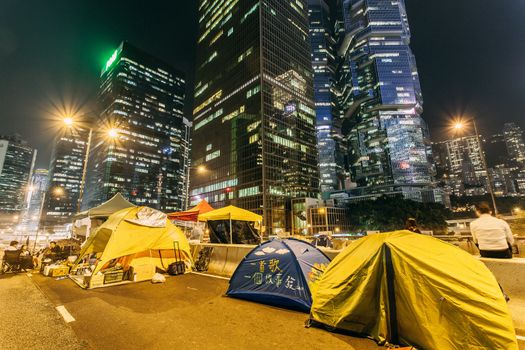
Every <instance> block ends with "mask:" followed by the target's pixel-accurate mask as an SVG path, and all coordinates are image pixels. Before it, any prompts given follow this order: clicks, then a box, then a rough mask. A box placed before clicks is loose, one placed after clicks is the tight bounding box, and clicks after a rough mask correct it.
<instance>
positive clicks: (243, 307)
mask: <svg viewBox="0 0 525 350" xmlns="http://www.w3.org/2000/svg"><path fill="white" fill-rule="evenodd" d="M227 287H228V281H227V280H225V279H220V278H213V277H209V276H203V275H197V274H187V275H184V276H176V277H168V278H167V281H166V283H163V284H152V283H150V282H141V283H135V284H127V285H122V286H113V287H108V288H101V289H94V290H83V289H81V288H80V287H78V286H77V285H76V284H75V283H74V282H73V281H71V280H69V279H64V280H56V279H54V278H49V277H44V276H42V275H40V274H33V275H26V274H19V275H16V276H13V275H6V276H0V305H2V308H1V310H2V312H1V314H2V317H0V339H1V342H0V349H2V350H3V349H7V350H11V349H36V350H39V349H66V350H69V349H75V350H76V349H79V350H80V349H82V350H84V349H97V350H98V349H102V350H103V349H168V348H177V349H181V350H184V349H197V350H198V349H218V350H220V349H261V350H265V349H272V350H273V349H313V350H316V349H323V350H324V349H330V350H332V349H333V350H339V349H345V350H369V349H384V347H379V346H377V345H376V343H375V342H373V341H371V340H369V339H364V338H355V337H351V336H348V335H343V334H338V333H332V332H329V331H327V330H325V329H322V328H314V327H312V328H305V327H304V322H305V321H306V319H307V318H308V315H307V314H305V313H301V312H296V311H291V310H286V309H281V308H275V307H271V306H267V305H262V304H257V303H252V302H248V301H243V300H238V299H233V298H228V297H225V296H224V293H225V291H226V289H227ZM56 307H59V309H60V310H61V312H62V316H61V314H60V313H59V312H58V311H57V310H56ZM509 307H510V309H511V310H512V311H513V314H514V315H515V316H517V315H518V314H521V312H522V311H524V310H525V304H524V303H522V302H521V301H520V300H511V303H510V304H509ZM522 317H523V316H522ZM66 321H67V323H66ZM519 345H520V350H525V346H524V343H523V342H520V344H519Z"/></svg>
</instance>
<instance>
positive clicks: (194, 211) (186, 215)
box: [168, 199, 215, 222]
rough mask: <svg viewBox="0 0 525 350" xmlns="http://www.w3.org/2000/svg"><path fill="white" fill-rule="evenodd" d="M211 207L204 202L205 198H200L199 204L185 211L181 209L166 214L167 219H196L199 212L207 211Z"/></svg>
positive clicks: (210, 209)
mask: <svg viewBox="0 0 525 350" xmlns="http://www.w3.org/2000/svg"><path fill="white" fill-rule="evenodd" d="M212 210H215V209H213V207H212V206H211V205H209V204H208V202H206V200H204V199H203V200H202V201H201V202H200V203H199V204H197V205H196V206H194V207H193V208H191V209H188V210H186V211H181V212H177V213H171V214H168V219H170V220H179V221H195V222H196V221H197V219H198V217H199V215H200V214H204V213H208V212H210V211H212Z"/></svg>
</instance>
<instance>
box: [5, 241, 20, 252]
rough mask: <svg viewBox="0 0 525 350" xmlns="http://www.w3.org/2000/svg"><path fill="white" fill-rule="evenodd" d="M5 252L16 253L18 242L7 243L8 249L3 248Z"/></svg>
mask: <svg viewBox="0 0 525 350" xmlns="http://www.w3.org/2000/svg"><path fill="white" fill-rule="evenodd" d="M5 250H8V251H16V250H18V242H17V241H11V242H10V243H9V247H7V248H5Z"/></svg>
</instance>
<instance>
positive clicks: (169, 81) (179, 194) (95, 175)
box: [82, 42, 191, 211]
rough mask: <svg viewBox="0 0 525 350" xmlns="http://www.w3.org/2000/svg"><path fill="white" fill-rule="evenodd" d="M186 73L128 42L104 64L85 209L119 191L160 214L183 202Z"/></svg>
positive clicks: (176, 208) (180, 206)
mask: <svg viewBox="0 0 525 350" xmlns="http://www.w3.org/2000/svg"><path fill="white" fill-rule="evenodd" d="M184 99H185V80H184V77H183V74H182V73H181V72H179V71H177V70H175V69H173V68H172V67H171V66H170V65H168V64H166V63H164V62H163V61H162V60H160V59H158V58H156V57H154V56H152V55H150V54H148V53H146V52H144V51H142V50H140V49H138V48H136V47H134V46H132V45H131V44H130V43H128V42H123V43H122V44H121V45H120V46H119V47H118V48H117V49H116V50H115V51H114V52H113V54H112V55H111V56H110V57H109V59H108V61H107V63H106V64H105V66H104V67H103V69H102V72H101V77H100V89H99V108H100V111H101V114H100V118H99V120H98V121H97V123H96V124H97V125H96V128H95V130H96V131H95V132H94V133H93V140H92V145H91V151H90V156H89V163H88V169H89V170H88V176H87V181H86V188H85V194H84V196H83V202H82V203H83V204H82V206H83V208H84V209H87V208H90V207H93V206H96V205H98V204H101V203H102V202H104V201H106V200H108V199H110V198H111V197H113V196H114V195H115V194H116V193H118V192H120V193H122V195H123V196H124V197H126V198H127V199H128V200H130V201H131V202H132V203H134V204H137V205H145V206H149V207H153V208H156V209H159V210H163V211H179V210H183V209H185V207H186V198H187V183H186V181H187V171H188V166H189V151H190V128H191V123H190V122H189V121H188V119H187V118H185V117H184V112H183V110H184Z"/></svg>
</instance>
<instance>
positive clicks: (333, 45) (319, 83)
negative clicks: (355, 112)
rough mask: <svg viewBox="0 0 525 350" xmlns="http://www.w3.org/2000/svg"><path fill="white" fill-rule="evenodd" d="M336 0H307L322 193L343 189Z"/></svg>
mask: <svg viewBox="0 0 525 350" xmlns="http://www.w3.org/2000/svg"><path fill="white" fill-rule="evenodd" d="M338 4H339V2H338V1H327V0H309V1H308V15H309V19H310V42H311V45H312V68H313V70H314V99H315V112H316V118H317V125H316V129H317V146H318V150H319V170H320V181H321V182H320V184H321V191H322V192H323V193H326V192H330V191H337V190H342V189H344V188H345V174H344V159H343V157H344V156H343V153H342V149H341V147H342V145H341V141H342V135H341V119H340V115H339V113H338V112H339V111H338V109H337V96H336V88H335V86H334V85H335V82H336V80H337V75H336V73H337V65H338V60H339V58H338V55H337V41H338V37H339V30H338V23H339V22H338V18H339V16H338V15H339V13H340V11H338V7H337V5H338Z"/></svg>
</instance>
